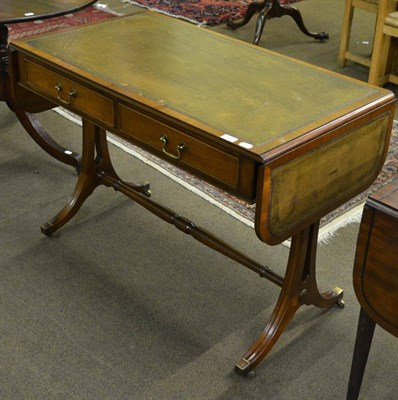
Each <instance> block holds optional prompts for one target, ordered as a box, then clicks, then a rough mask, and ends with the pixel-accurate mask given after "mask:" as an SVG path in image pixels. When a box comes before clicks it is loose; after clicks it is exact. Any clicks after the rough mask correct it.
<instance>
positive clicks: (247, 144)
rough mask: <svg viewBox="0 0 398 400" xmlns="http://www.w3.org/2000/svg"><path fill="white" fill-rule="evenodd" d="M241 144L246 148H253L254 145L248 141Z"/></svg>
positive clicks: (240, 144)
mask: <svg viewBox="0 0 398 400" xmlns="http://www.w3.org/2000/svg"><path fill="white" fill-rule="evenodd" d="M239 146H241V147H244V148H245V149H251V148H252V147H253V145H252V144H250V143H246V142H240V143H239Z"/></svg>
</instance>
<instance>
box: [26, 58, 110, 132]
mask: <svg viewBox="0 0 398 400" xmlns="http://www.w3.org/2000/svg"><path fill="white" fill-rule="evenodd" d="M24 65H25V71H24V72H25V74H24V75H25V80H26V82H27V83H28V84H29V85H30V86H31V87H32V86H33V87H34V88H36V89H38V90H39V91H40V92H41V93H42V92H44V93H45V94H46V95H48V96H49V98H50V99H51V100H54V102H56V103H58V104H60V105H62V106H64V107H66V108H70V109H71V110H78V111H82V112H83V113H85V114H87V115H88V116H89V117H93V118H95V119H96V120H98V121H101V122H103V123H105V124H106V125H109V126H113V125H114V110H113V101H112V100H111V99H109V98H107V97H105V96H102V95H101V94H99V93H97V92H95V91H93V90H91V89H89V88H87V87H85V86H82V85H81V84H78V83H76V82H74V81H73V80H70V79H67V78H65V77H63V76H62V75H59V74H57V73H55V72H53V71H51V70H48V69H47V68H45V67H42V66H41V65H38V64H36V63H35V62H33V61H30V60H27V59H25V62H24Z"/></svg>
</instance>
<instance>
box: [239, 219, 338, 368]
mask: <svg viewBox="0 0 398 400" xmlns="http://www.w3.org/2000/svg"><path fill="white" fill-rule="evenodd" d="M318 226H319V223H317V224H314V225H311V226H310V227H308V228H306V229H304V230H303V231H302V232H300V233H299V234H297V235H295V236H294V237H293V238H292V243H291V247H290V253H289V260H288V264H287V269H286V274H285V278H284V283H283V286H282V290H281V293H280V295H279V298H278V301H277V303H276V305H275V308H274V311H273V312H272V315H271V317H270V319H269V320H268V323H267V325H266V326H265V328H264V330H263V332H262V333H261V335H260V336H259V338H258V339H257V341H256V342H255V343H254V344H253V345H252V346H251V347H250V349H249V350H248V352H247V353H246V354H245V355H244V356H243V357H242V358H241V359H240V360H239V361H238V362H237V363H236V364H235V371H236V372H237V373H238V374H239V375H246V374H247V373H248V372H250V371H251V370H252V369H253V368H254V367H255V366H256V365H258V364H259V363H260V362H261V361H262V359H263V358H264V357H265V356H266V355H267V354H268V353H269V352H270V351H271V349H272V347H273V346H274V344H275V343H276V341H277V340H278V339H279V337H280V335H281V334H282V332H283V331H284V329H285V327H286V325H287V324H288V323H289V321H290V320H291V319H292V317H293V316H294V314H295V312H296V311H297V309H298V308H299V307H300V306H301V305H302V304H307V305H309V304H313V305H316V306H318V307H325V308H330V307H333V306H334V305H335V304H337V303H338V302H339V301H340V300H341V298H342V296H343V291H342V290H338V291H336V292H334V291H330V292H327V294H326V295H322V294H320V293H319V291H318V288H317V287H316V279H315V259H316V244H317V237H318Z"/></svg>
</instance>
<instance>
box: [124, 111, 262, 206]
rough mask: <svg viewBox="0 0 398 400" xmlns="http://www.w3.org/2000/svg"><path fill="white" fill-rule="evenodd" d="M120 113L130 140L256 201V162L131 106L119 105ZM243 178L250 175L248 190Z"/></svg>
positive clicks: (246, 180) (246, 179)
mask: <svg viewBox="0 0 398 400" xmlns="http://www.w3.org/2000/svg"><path fill="white" fill-rule="evenodd" d="M117 110H118V116H119V117H118V119H119V129H120V131H121V132H122V133H124V134H126V136H127V138H131V139H133V141H135V142H137V141H138V142H139V143H140V144H144V145H145V147H147V148H148V149H149V151H152V152H154V153H155V154H157V155H161V156H163V158H165V159H167V160H168V161H172V162H175V163H177V164H178V165H181V167H183V168H185V169H188V170H190V171H191V172H193V173H196V174H197V175H199V176H202V177H205V178H207V179H208V180H209V181H210V182H217V183H219V184H221V185H222V186H223V187H224V188H226V189H227V190H229V191H232V192H233V193H235V194H238V195H240V196H241V197H244V198H249V199H250V200H251V199H252V197H253V192H254V190H253V185H254V183H253V182H254V171H255V166H254V162H253V161H251V160H250V161H247V160H244V159H242V158H241V157H240V156H238V155H232V154H228V153H225V152H224V151H222V150H220V149H218V148H216V147H214V146H212V145H210V144H207V143H204V142H203V141H201V140H198V139H195V138H194V137H192V136H190V135H189V134H186V133H183V132H181V131H179V130H177V129H173V128H171V127H169V126H167V125H166V124H163V123H161V122H159V121H157V120H155V119H152V118H151V117H149V116H147V115H144V114H142V113H141V112H139V111H137V110H134V109H132V108H130V107H128V106H124V105H122V104H119V106H118V108H117ZM165 138H166V139H165ZM178 146H180V148H181V150H180V149H178ZM166 153H168V154H166ZM243 175H246V176H245V178H244V180H245V183H244V185H245V187H243V185H242V180H243V179H242V176H243ZM247 182H249V184H247ZM250 185H252V186H251V187H250Z"/></svg>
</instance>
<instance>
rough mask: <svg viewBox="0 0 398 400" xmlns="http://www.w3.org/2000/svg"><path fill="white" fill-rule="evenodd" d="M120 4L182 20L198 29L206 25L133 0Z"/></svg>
mask: <svg viewBox="0 0 398 400" xmlns="http://www.w3.org/2000/svg"><path fill="white" fill-rule="evenodd" d="M122 2H123V3H128V4H131V5H134V6H138V7H141V8H145V9H147V10H149V11H154V12H157V13H160V14H164V15H167V16H169V17H173V18H177V19H183V20H184V21H188V22H190V23H191V24H195V25H197V26H200V27H202V26H206V25H207V24H206V22H198V21H195V20H194V19H191V18H188V17H183V16H182V15H175V14H171V13H168V12H167V11H163V10H159V9H158V8H153V7H149V6H144V5H143V4H139V3H137V2H135V1H134V0H122Z"/></svg>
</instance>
